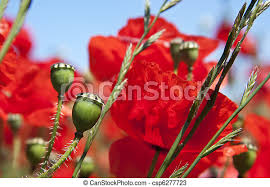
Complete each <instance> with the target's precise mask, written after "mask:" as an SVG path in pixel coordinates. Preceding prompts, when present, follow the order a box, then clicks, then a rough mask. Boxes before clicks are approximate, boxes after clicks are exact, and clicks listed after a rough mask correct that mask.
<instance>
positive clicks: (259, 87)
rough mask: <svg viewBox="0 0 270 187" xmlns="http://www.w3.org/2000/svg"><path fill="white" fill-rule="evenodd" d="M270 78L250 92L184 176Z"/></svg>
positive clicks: (269, 75)
mask: <svg viewBox="0 0 270 187" xmlns="http://www.w3.org/2000/svg"><path fill="white" fill-rule="evenodd" d="M269 79H270V73H269V74H268V75H267V77H266V78H265V79H264V80H263V81H262V82H261V84H260V85H259V86H258V87H257V88H256V89H255V90H254V91H253V92H252V93H251V94H250V96H249V97H248V98H247V99H246V101H245V102H244V103H243V104H242V105H240V106H239V107H238V108H237V109H236V110H235V111H234V113H233V114H232V115H231V116H230V117H229V118H228V119H227V121H226V122H225V123H224V124H223V125H222V127H221V128H220V129H219V130H218V131H217V132H216V134H215V135H214V136H213V137H212V139H211V140H210V141H209V142H208V144H207V145H206V146H205V147H204V148H203V150H202V151H201V152H200V154H199V155H198V156H197V157H196V159H195V160H194V161H193V163H192V164H191V165H190V167H189V168H188V169H187V171H186V172H185V173H184V175H183V176H182V178H185V177H187V176H188V175H189V173H190V172H191V171H192V169H193V168H194V167H195V166H196V165H197V164H198V162H199V161H200V160H201V159H202V158H203V154H204V152H205V151H206V150H207V149H209V148H210V147H211V146H212V145H213V143H214V142H215V141H216V140H217V138H218V137H219V136H220V134H221V133H222V132H223V131H224V129H225V128H226V127H227V126H228V124H229V123H230V122H231V121H232V120H233V118H235V116H237V115H238V113H239V112H241V110H242V109H243V108H244V107H245V106H246V105H247V104H248V103H249V102H250V101H251V99H252V98H253V97H254V96H255V95H256V94H257V93H258V91H259V90H260V89H261V88H262V87H263V85H264V84H265V83H266V82H267V81H268V80H269Z"/></svg>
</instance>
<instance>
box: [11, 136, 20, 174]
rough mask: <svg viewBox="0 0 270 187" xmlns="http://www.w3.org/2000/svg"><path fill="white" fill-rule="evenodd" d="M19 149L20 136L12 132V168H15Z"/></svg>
mask: <svg viewBox="0 0 270 187" xmlns="http://www.w3.org/2000/svg"><path fill="white" fill-rule="evenodd" d="M20 149H21V140H20V137H19V136H18V135H17V134H14V139H13V160H12V167H13V168H14V169H16V168H17V165H18V157H19V154H20Z"/></svg>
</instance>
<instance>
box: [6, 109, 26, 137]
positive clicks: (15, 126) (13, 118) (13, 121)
mask: <svg viewBox="0 0 270 187" xmlns="http://www.w3.org/2000/svg"><path fill="white" fill-rule="evenodd" d="M7 122H8V124H9V125H10V128H11V130H12V132H14V133H16V132H17V131H18V130H19V129H20V127H21V125H22V123H23V118H22V115H21V114H12V113H9V114H8V119H7Z"/></svg>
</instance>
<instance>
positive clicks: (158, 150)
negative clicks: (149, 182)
mask: <svg viewBox="0 0 270 187" xmlns="http://www.w3.org/2000/svg"><path fill="white" fill-rule="evenodd" d="M160 151H161V149H160V148H156V152H155V155H154V157H153V160H152V163H151V166H150V168H149V171H148V174H147V178H150V177H152V175H153V171H154V169H155V166H156V164H157V161H158V157H159V154H160Z"/></svg>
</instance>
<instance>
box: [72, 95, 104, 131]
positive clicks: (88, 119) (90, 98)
mask: <svg viewBox="0 0 270 187" xmlns="http://www.w3.org/2000/svg"><path fill="white" fill-rule="evenodd" d="M103 105H104V102H103V101H102V99H101V98H100V97H99V96H98V95H95V94H91V93H81V94H78V95H77V98H76V101H75V104H74V105H73V109H72V120H73V123H74V125H75V127H76V130H77V132H78V133H83V132H84V131H86V130H89V129H91V128H92V127H93V126H94V125H95V124H96V122H97V120H98V118H99V116H100V114H101V111H102V107H103Z"/></svg>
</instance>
